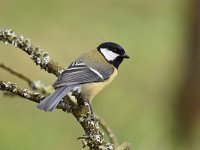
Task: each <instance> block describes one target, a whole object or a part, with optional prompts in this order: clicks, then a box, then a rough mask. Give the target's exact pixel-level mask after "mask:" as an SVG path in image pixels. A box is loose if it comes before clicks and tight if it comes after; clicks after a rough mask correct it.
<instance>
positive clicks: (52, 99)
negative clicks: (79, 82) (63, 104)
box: [37, 86, 74, 112]
mask: <svg viewBox="0 0 200 150" xmlns="http://www.w3.org/2000/svg"><path fill="white" fill-rule="evenodd" d="M73 88H74V86H62V87H60V88H58V89H57V90H56V91H55V92H54V93H52V94H51V95H49V96H48V97H47V98H45V99H44V100H42V101H41V102H40V103H39V104H38V105H37V107H38V108H39V109H41V110H44V111H50V112H51V111H53V110H54V109H55V108H56V107H57V105H58V103H59V102H60V101H61V100H62V98H63V97H65V96H66V95H67V93H68V92H70V91H71V90H72V89H73Z"/></svg>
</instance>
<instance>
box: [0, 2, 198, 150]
mask: <svg viewBox="0 0 200 150" xmlns="http://www.w3.org/2000/svg"><path fill="white" fill-rule="evenodd" d="M0 4H1V9H0V28H1V29H2V28H11V29H13V30H15V32H16V33H17V34H22V35H24V36H25V37H28V38H30V40H31V42H32V43H34V44H36V45H39V46H40V47H41V48H43V49H44V50H46V51H47V52H48V53H49V55H50V56H51V58H52V59H54V60H55V61H57V62H59V63H60V64H61V65H62V66H67V65H69V63H70V62H71V61H73V60H74V59H75V58H76V57H77V56H79V55H80V54H81V53H83V52H84V51H87V50H89V49H92V48H95V47H96V46H97V45H98V44H100V43H102V42H105V41H113V42H116V43H119V44H121V45H122V46H123V47H124V48H125V50H126V52H127V53H128V54H129V55H130V57H131V59H129V60H127V61H125V62H124V63H123V64H122V65H121V66H120V68H119V73H118V77H117V79H116V80H115V81H114V82H113V84H112V85H110V86H109V87H108V88H107V89H106V90H104V91H103V92H102V93H101V94H99V95H98V96H97V97H96V98H95V100H94V101H93V103H92V104H93V107H94V110H95V112H96V113H98V114H99V115H100V116H101V117H102V118H104V119H105V121H106V122H107V123H108V124H109V126H110V127H111V128H112V130H113V131H114V132H115V134H116V136H117V138H118V140H119V142H120V143H122V142H125V141H126V142H129V143H131V146H132V149H135V150H136V149H137V150H155V149H156V150H198V149H200V143H199V138H200V127H199V125H200V119H198V117H197V119H195V120H194V121H191V122H192V123H191V125H187V121H182V119H181V118H182V117H181V116H182V114H181V112H182V111H179V109H180V108H182V107H181V106H182V105H181V99H182V98H181V97H182V95H183V94H184V92H182V91H183V89H184V85H185V81H186V80H187V72H188V71H187V68H188V64H189V61H190V58H189V56H190V55H189V53H190V52H189V51H190V49H189V48H188V47H189V46H188V45H190V44H188V43H189V42H190V41H191V39H190V38H189V36H190V35H191V34H190V30H192V29H191V28H192V25H191V22H192V19H193V18H194V17H193V16H192V10H193V3H192V1H189V0H149V1H146V0H84V1H78V0H73V1H72V0H71V1H70V0H58V1H41V0H13V1H12V0H11V1H3V0H0ZM0 50H1V51H0V52H1V53H0V62H3V63H4V64H6V65H7V66H9V67H12V68H13V69H15V70H18V71H19V72H21V73H23V74H24V75H27V76H28V77H30V78H32V79H34V80H42V81H43V82H44V83H45V84H46V85H50V84H52V83H53V82H54V81H55V80H56V78H55V76H53V75H50V74H48V73H46V72H45V71H43V70H40V68H39V67H38V66H35V65H34V63H32V61H31V60H30V59H29V57H28V56H27V55H26V54H25V53H23V52H22V51H20V50H18V49H16V48H14V47H13V46H11V45H8V46H6V45H4V44H3V43H0ZM0 80H8V81H12V82H15V83H17V84H18V85H19V86H21V87H27V85H26V83H25V82H23V81H21V80H20V79H18V78H17V77H14V76H12V75H11V74H9V73H8V72H6V71H4V70H2V69H0ZM180 110H182V109H180ZM183 110H184V109H183ZM183 112H184V111H183ZM199 118H200V115H199ZM188 128H190V129H188ZM187 129H188V131H187V132H186V130H187ZM83 134H84V132H83V130H82V128H81V127H80V125H79V124H78V123H77V121H76V120H75V119H74V118H73V117H72V116H71V115H70V114H65V113H63V112H62V111H59V110H56V111H55V112H53V113H45V112H42V111H40V110H38V109H36V104H35V103H32V102H30V101H27V100H24V99H22V98H19V97H14V98H10V97H4V96H3V93H2V92H1V93H0V149H1V150H25V149H28V150H35V149H38V150H55V149H56V150H66V149H81V141H78V140H76V138H77V137H79V136H81V135H83Z"/></svg>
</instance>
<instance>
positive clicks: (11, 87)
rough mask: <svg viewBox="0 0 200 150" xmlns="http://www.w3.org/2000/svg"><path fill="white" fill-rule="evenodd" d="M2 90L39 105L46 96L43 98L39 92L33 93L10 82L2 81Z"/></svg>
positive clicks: (0, 86) (0, 83) (0, 88)
mask: <svg viewBox="0 0 200 150" xmlns="http://www.w3.org/2000/svg"><path fill="white" fill-rule="evenodd" d="M0 90H1V91H9V92H11V93H13V94H16V95H18V96H21V97H23V98H26V99H29V100H31V101H34V102H36V103H39V102H40V101H41V100H43V99H44V98H45V96H42V95H41V94H40V93H38V92H33V91H30V90H28V89H23V88H19V87H18V86H17V85H16V84H14V83H11V82H8V81H0Z"/></svg>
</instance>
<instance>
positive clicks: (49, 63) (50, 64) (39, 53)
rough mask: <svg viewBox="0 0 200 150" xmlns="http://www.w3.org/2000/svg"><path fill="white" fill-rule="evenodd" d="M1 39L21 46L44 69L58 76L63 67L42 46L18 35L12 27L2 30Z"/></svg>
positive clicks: (0, 32)
mask: <svg viewBox="0 0 200 150" xmlns="http://www.w3.org/2000/svg"><path fill="white" fill-rule="evenodd" d="M0 41H3V42H4V43H5V44H6V45H7V44H8V43H10V44H12V45H14V46H15V47H17V48H20V49H21V50H23V51H24V52H26V53H27V54H28V55H29V56H30V58H31V59H32V60H33V61H34V62H35V64H36V65H39V66H40V67H41V68H42V69H44V70H46V71H48V72H49V73H53V74H55V75H56V76H58V75H59V74H60V73H61V72H62V71H63V68H62V67H61V66H59V65H58V64H57V63H55V62H54V61H53V60H51V59H50V57H49V55H48V53H47V52H45V51H43V50H42V49H41V48H40V47H38V46H35V45H33V44H31V42H30V40H29V39H28V38H24V36H22V35H21V36H18V35H16V34H15V32H14V31H12V30H11V29H5V30H0Z"/></svg>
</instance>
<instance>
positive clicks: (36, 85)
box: [0, 63, 52, 95]
mask: <svg viewBox="0 0 200 150" xmlns="http://www.w3.org/2000/svg"><path fill="white" fill-rule="evenodd" d="M0 68H2V69H4V70H6V71H8V72H10V73H11V74H12V75H15V76H17V77H18V78H20V79H22V80H24V81H25V82H27V83H28V85H29V87H30V88H31V89H33V90H37V91H39V92H41V93H43V94H45V95H49V94H50V93H51V92H50V91H51V88H52V87H51V86H45V85H44V84H43V83H42V82H41V81H40V80H36V81H34V80H31V79H30V78H29V77H27V76H25V75H23V74H22V73H19V72H17V71H15V70H13V69H12V68H9V67H8V66H6V65H4V64H3V63H0Z"/></svg>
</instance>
